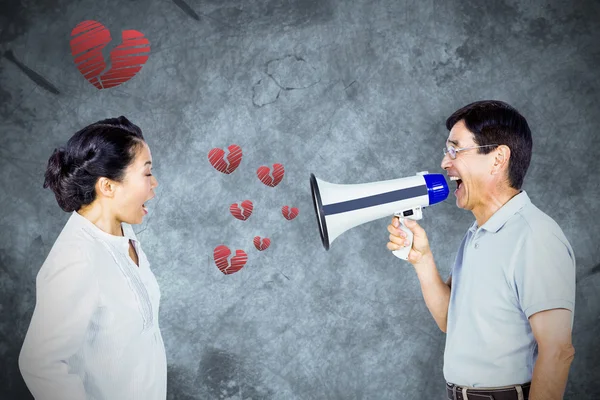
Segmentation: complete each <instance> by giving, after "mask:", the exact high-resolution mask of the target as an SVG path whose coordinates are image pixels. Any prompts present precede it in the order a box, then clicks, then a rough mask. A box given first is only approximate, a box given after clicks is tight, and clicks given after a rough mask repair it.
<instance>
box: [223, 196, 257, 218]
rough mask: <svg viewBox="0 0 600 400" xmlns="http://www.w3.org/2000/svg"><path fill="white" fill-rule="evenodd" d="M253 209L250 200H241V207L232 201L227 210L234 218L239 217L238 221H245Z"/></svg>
mask: <svg viewBox="0 0 600 400" xmlns="http://www.w3.org/2000/svg"><path fill="white" fill-rule="evenodd" d="M253 209H254V206H253V204H252V202H251V201H250V200H244V201H242V208H241V209H240V207H239V206H238V204H237V203H233V204H232V205H230V206H229V212H230V213H231V215H233V216H234V217H235V218H237V219H239V220H240V221H246V220H247V219H248V218H250V216H251V215H252V210H253Z"/></svg>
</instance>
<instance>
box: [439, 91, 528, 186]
mask: <svg viewBox="0 0 600 400" xmlns="http://www.w3.org/2000/svg"><path fill="white" fill-rule="evenodd" d="M460 120H464V122H465V126H466V127H467V129H468V130H469V131H471V133H473V140H474V142H475V144H476V145H478V146H484V145H491V144H497V145H501V144H503V145H506V146H508V147H509V148H510V159H509V162H508V181H509V183H510V186H511V187H513V188H515V189H521V186H522V185H523V180H524V178H525V174H526V173H527V169H528V168H529V163H530V162H531V149H532V139H531V130H530V129H529V125H528V124H527V120H526V119H525V118H524V117H523V116H522V115H521V114H520V113H519V112H518V111H517V110H515V109H514V108H513V107H512V106H510V105H508V104H506V103H504V102H502V101H499V100H483V101H476V102H474V103H471V104H468V105H466V106H464V107H462V108H460V109H458V110H456V111H455V112H454V113H453V114H452V115H451V116H450V117H448V119H447V120H446V128H448V130H451V129H452V127H453V126H454V124H456V123H457V122H458V121H460ZM494 149H495V147H481V148H479V149H477V151H478V152H479V153H480V154H488V153H489V152H491V151H493V150H494Z"/></svg>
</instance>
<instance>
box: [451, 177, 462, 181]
mask: <svg viewBox="0 0 600 400" xmlns="http://www.w3.org/2000/svg"><path fill="white" fill-rule="evenodd" d="M459 179H460V178H459V177H458V176H451V177H450V180H451V181H457V180H459Z"/></svg>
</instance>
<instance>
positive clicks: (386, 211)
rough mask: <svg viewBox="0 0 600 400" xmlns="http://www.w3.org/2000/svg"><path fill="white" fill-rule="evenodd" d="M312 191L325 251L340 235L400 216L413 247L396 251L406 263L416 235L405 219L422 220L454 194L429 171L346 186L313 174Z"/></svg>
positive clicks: (440, 177)
mask: <svg viewBox="0 0 600 400" xmlns="http://www.w3.org/2000/svg"><path fill="white" fill-rule="evenodd" d="M310 188H311V193H312V199H313V205H314V207H315V213H316V215H317V224H318V226H319V233H320V234H321V241H322V242H323V246H324V247H325V250H329V248H330V246H331V243H332V242H333V241H334V240H335V239H336V238H337V237H338V236H339V235H341V234H342V233H344V232H345V231H347V230H349V229H351V228H353V227H355V226H357V225H361V224H364V223H366V222H370V221H373V220H375V219H378V218H382V217H385V216H389V215H397V216H399V217H400V222H401V226H400V227H401V228H402V229H403V230H404V231H405V232H406V234H407V240H409V241H410V245H409V246H406V247H404V248H402V249H400V250H396V251H393V253H394V255H395V256H396V257H398V258H401V259H403V260H406V259H407V258H408V252H409V251H410V249H411V247H412V232H411V231H410V229H408V228H407V227H406V225H404V222H403V219H404V218H411V219H414V220H419V219H421V218H422V217H423V214H422V208H423V207H428V206H431V205H433V204H436V203H439V202H442V201H444V200H446V198H448V194H449V192H450V191H449V189H448V184H447V183H446V179H445V178H444V175H442V174H430V173H428V172H427V171H423V172H419V173H417V174H416V175H415V176H410V177H406V178H399V179H391V180H387V181H379V182H371V183H361V184H346V185H344V184H335V183H330V182H325V181H323V180H321V179H319V178H317V177H315V175H314V174H310Z"/></svg>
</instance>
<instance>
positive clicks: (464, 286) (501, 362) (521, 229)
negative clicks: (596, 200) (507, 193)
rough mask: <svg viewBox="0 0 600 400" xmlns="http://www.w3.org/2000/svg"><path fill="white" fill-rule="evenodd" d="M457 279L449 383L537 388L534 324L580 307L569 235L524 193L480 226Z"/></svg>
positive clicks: (458, 264)
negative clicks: (542, 316)
mask: <svg viewBox="0 0 600 400" xmlns="http://www.w3.org/2000/svg"><path fill="white" fill-rule="evenodd" d="M451 274H452V285H451V295H450V305H449V309H448V327H447V335H446V348H445V353H444V377H445V379H446V381H448V382H451V383H454V384H457V385H465V386H473V387H494V386H505V385H512V384H520V383H525V382H529V381H531V377H532V372H533V366H534V364H535V361H536V359H537V343H536V341H535V338H534V336H533V333H532V330H531V326H530V324H529V320H528V318H529V317H530V316H531V315H532V314H534V313H536V312H539V311H543V310H548V309H553V308H566V309H569V310H571V311H572V312H574V307H575V255H574V253H573V249H572V248H571V245H570V244H569V241H568V240H567V238H566V237H565V235H564V234H563V232H562V230H561V228H560V227H559V226H558V224H557V223H556V222H555V221H554V220H553V219H552V218H550V217H549V216H548V215H546V214H545V213H544V212H542V211H541V210H540V209H538V208H537V207H536V206H535V205H533V204H532V203H531V201H530V199H529V196H527V193H526V192H525V191H521V192H520V193H519V194H518V195H516V196H514V197H513V198H512V199H511V200H509V201H508V202H507V203H506V204H505V205H504V206H502V207H501V208H500V209H499V210H498V211H496V213H494V215H492V217H491V218H490V219H489V220H488V221H487V222H486V223H485V224H483V226H481V227H479V228H478V227H477V221H475V222H474V223H473V225H472V226H471V228H469V230H468V231H467V233H466V235H465V237H464V238H463V241H462V243H461V245H460V248H459V249H458V253H457V255H456V260H455V263H454V266H453V269H452V272H451ZM571 323H572V320H571Z"/></svg>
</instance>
